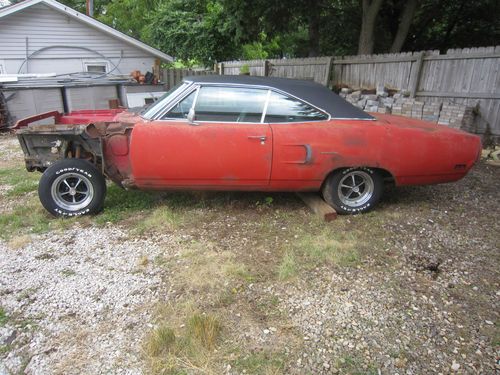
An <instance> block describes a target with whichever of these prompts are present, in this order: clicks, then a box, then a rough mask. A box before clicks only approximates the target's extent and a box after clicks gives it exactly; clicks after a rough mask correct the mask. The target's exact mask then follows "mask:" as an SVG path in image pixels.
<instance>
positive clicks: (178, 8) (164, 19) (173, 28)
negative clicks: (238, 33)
mask: <svg viewBox="0 0 500 375" xmlns="http://www.w3.org/2000/svg"><path fill="white" fill-rule="evenodd" d="M146 34H147V36H148V39H149V40H150V41H151V42H152V43H153V44H154V45H155V46H156V47H157V48H159V49H161V50H163V51H168V53H169V54H172V55H174V56H176V57H177V58H179V59H181V60H185V61H189V60H193V59H194V60H197V61H200V62H201V63H203V64H204V65H205V66H210V65H212V64H213V63H214V62H215V61H216V60H217V61H221V60H227V59H231V58H233V57H234V56H238V54H239V53H240V52H241V49H240V47H239V45H238V44H237V43H236V41H237V39H236V38H235V36H234V35H235V32H234V29H233V28H232V23H231V22H229V19H228V17H227V13H226V12H225V10H224V7H223V6H222V4H221V3H220V2H217V1H211V0H164V1H163V2H162V3H161V4H160V6H159V8H158V9H157V10H155V12H153V13H150V15H149V24H148V27H147V30H146Z"/></svg>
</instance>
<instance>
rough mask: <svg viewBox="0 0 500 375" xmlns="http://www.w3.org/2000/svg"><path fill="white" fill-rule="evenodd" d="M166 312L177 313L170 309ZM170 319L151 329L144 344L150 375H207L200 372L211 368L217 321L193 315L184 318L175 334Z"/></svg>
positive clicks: (215, 342)
mask: <svg viewBox="0 0 500 375" xmlns="http://www.w3.org/2000/svg"><path fill="white" fill-rule="evenodd" d="M170 311H171V312H173V311H176V312H179V311H178V310H175V309H171V308H170ZM181 311H182V308H181ZM184 312H186V311H184ZM170 318H173V319H167V321H166V322H163V323H161V324H160V325H159V326H158V327H157V328H155V329H154V330H153V331H152V332H151V333H150V334H149V335H148V336H147V338H146V341H145V343H144V355H145V357H146V359H147V362H148V364H149V367H150V371H151V373H153V374H182V373H186V372H191V371H192V370H197V371H202V372H203V373H205V372H209V371H203V370H207V369H210V368H213V367H214V366H215V364H214V357H215V356H216V353H217V352H216V351H215V349H216V348H217V345H218V342H219V340H220V336H221V331H222V325H221V323H220V321H219V319H218V318H217V317H215V316H214V315H210V314H201V313H199V312H193V313H191V315H188V316H187V317H186V319H185V320H184V324H182V325H181V327H182V328H180V329H177V330H176V329H174V328H173V327H174V322H175V321H176V319H175V318H178V317H175V316H174V317H172V316H170ZM202 369H203V370H202ZM209 373H210V372H209Z"/></svg>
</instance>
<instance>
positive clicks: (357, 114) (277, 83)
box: [184, 75, 374, 120]
mask: <svg viewBox="0 0 500 375" xmlns="http://www.w3.org/2000/svg"><path fill="white" fill-rule="evenodd" d="M184 81H187V82H194V83H201V84H203V83H213V84H234V85H252V86H263V87H270V88H275V89H277V90H280V91H284V92H286V93H289V94H291V95H293V96H295V97H297V98H299V99H302V100H303V101H305V102H308V103H310V104H312V105H314V106H315V107H318V108H319V109H322V110H324V111H326V112H328V113H329V114H330V116H331V117H332V118H335V119H351V120H354V119H359V120H374V118H373V117H372V116H370V115H369V114H368V113H366V112H365V111H363V110H362V109H360V108H358V107H355V106H354V105H352V104H350V103H348V102H346V101H345V100H344V99H342V98H341V97H340V96H338V95H337V94H335V93H334V92H333V91H331V90H329V89H328V88H326V87H325V86H323V85H320V84H319V83H316V82H313V81H304V80H299V79H290V78H278V77H255V76H247V75H204V76H189V77H185V78H184Z"/></svg>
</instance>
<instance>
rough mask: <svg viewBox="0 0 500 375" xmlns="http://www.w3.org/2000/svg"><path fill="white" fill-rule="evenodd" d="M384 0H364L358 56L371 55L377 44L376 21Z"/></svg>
mask: <svg viewBox="0 0 500 375" xmlns="http://www.w3.org/2000/svg"><path fill="white" fill-rule="evenodd" d="M382 2H383V0H362V8H363V15H362V18H361V32H360V34H359V44H358V55H370V54H372V53H373V47H374V44H375V38H374V33H375V21H376V20H377V16H378V13H379V11H380V7H381V6H382Z"/></svg>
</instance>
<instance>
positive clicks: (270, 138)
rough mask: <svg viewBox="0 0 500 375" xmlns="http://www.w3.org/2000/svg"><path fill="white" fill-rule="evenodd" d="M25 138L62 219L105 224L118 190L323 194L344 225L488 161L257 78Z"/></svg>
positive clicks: (408, 126) (442, 135) (312, 90)
mask: <svg viewBox="0 0 500 375" xmlns="http://www.w3.org/2000/svg"><path fill="white" fill-rule="evenodd" d="M48 118H53V119H54V124H49V125H46V124H39V123H38V124H37V123H36V122H37V121H39V120H46V119H48ZM15 129H16V132H17V136H18V138H19V141H20V144H21V147H22V149H23V151H24V154H25V161H26V167H27V169H28V171H35V170H37V171H41V172H43V175H42V177H41V180H40V183H39V189H38V193H39V197H40V201H41V203H42V205H43V206H44V207H45V208H46V209H47V210H48V211H49V212H50V213H52V214H53V215H55V216H75V215H83V214H95V213H98V212H99V211H100V210H102V208H103V205H104V198H105V194H106V181H105V179H106V178H107V179H109V180H111V181H113V182H115V183H117V184H118V185H120V186H121V187H123V188H126V189H143V190H184V189H192V190H243V191H301V192H305V191H309V192H320V193H321V194H322V195H323V197H324V199H325V200H326V201H327V202H328V203H329V204H330V205H331V206H333V207H334V208H335V209H336V210H337V211H338V212H339V213H341V214H352V213H360V212H365V211H368V210H370V209H371V208H373V207H374V206H375V205H376V203H377V202H378V201H379V199H380V198H381V196H382V192H383V189H384V184H385V183H388V182H389V183H394V184H395V185H396V186H403V185H420V184H436V183H443V182H451V181H456V180H459V179H460V178H462V177H464V176H465V175H466V173H467V172H468V171H469V170H470V169H471V167H472V166H473V165H474V164H475V163H476V162H477V160H478V159H479V157H480V152H481V141H480V138H479V137H478V136H476V135H472V134H468V133H465V132H463V131H460V130H455V129H451V128H448V127H446V126H442V125H437V124H434V123H428V122H424V121H421V120H417V119H411V118H405V117H399V116H392V115H385V114H384V115H382V114H368V113H366V112H364V111H362V110H361V109H359V108H357V107H354V106H352V105H351V104H349V103H347V102H346V101H344V100H343V99H342V98H340V97H339V96H337V95H336V94H335V93H333V92H332V91H330V90H329V89H328V88H326V87H324V86H321V85H319V84H316V83H314V82H309V81H300V80H291V79H284V78H264V77H249V76H198V77H190V78H185V79H184V80H183V81H182V83H181V84H180V85H178V86H176V87H174V88H173V89H172V90H170V91H169V92H167V93H166V94H165V95H164V96H163V97H161V98H160V99H159V100H157V101H156V102H155V103H153V104H152V105H150V106H149V107H147V108H144V109H142V110H141V111H133V110H129V111H125V110H120V109H118V110H95V111H76V112H72V113H70V114H67V115H64V114H61V113H59V112H49V113H44V114H41V115H38V116H34V117H31V118H27V119H24V120H21V121H19V122H18V123H17V124H16V126H15Z"/></svg>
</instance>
